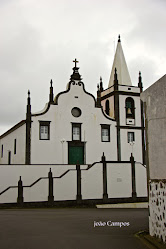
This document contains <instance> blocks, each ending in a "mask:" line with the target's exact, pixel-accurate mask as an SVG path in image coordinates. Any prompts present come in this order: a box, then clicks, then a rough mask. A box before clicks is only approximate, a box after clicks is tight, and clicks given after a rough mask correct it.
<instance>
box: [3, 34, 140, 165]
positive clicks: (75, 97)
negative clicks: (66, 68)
mask: <svg viewBox="0 0 166 249" xmlns="http://www.w3.org/2000/svg"><path fill="white" fill-rule="evenodd" d="M74 63H75V65H74V67H73V73H72V75H71V77H70V81H69V83H68V84H67V90H66V91H64V92H60V93H59V94H57V95H56V96H55V97H54V93H53V86H52V80H51V82H50V95H49V102H48V103H47V104H46V106H45V108H44V109H43V110H42V111H40V112H38V113H31V99H30V92H28V99H27V112H26V119H25V120H22V121H21V122H19V123H18V124H16V125H15V126H14V127H12V128H11V129H10V130H8V131H7V132H5V133H4V134H2V135H1V136H0V148H1V155H0V164H26V165H29V164H69V165H72V164H81V165H83V164H92V163H94V162H96V161H100V160H101V156H102V154H103V152H104V154H105V156H106V159H107V160H110V161H129V160H130V156H131V153H132V154H133V156H134V159H135V161H136V162H140V163H142V164H145V146H144V120H143V104H142V101H141V99H140V93H141V92H142V89H143V86H142V79H141V73H139V80H138V86H133V85H132V83H131V79H130V75H129V72H128V68H127V64H126V61H125V57H124V54H123V50H122V45H121V40H120V36H119V40H118V43H117V48H116V53H115V57H114V62H113V66H112V71H111V76H110V81H109V84H108V88H107V89H103V83H102V79H100V84H99V85H98V90H97V98H95V97H94V96H93V95H92V94H91V93H88V92H86V90H85V88H86V84H85V85H84V83H83V82H82V80H81V76H80V74H79V68H78V66H77V63H78V62H77V60H76V59H75V61H74Z"/></svg>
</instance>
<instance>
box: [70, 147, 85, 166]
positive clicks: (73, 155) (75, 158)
mask: <svg viewBox="0 0 166 249" xmlns="http://www.w3.org/2000/svg"><path fill="white" fill-rule="evenodd" d="M77 163H78V164H84V147H83V146H69V164H77Z"/></svg>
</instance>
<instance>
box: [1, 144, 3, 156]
mask: <svg viewBox="0 0 166 249" xmlns="http://www.w3.org/2000/svg"><path fill="white" fill-rule="evenodd" d="M1 157H3V144H2V146H1Z"/></svg>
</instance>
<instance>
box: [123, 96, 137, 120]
mask: <svg viewBox="0 0 166 249" xmlns="http://www.w3.org/2000/svg"><path fill="white" fill-rule="evenodd" d="M125 107H126V118H135V106H134V99H133V98H131V97H128V98H126V106H125Z"/></svg>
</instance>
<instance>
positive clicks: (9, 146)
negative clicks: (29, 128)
mask: <svg viewBox="0 0 166 249" xmlns="http://www.w3.org/2000/svg"><path fill="white" fill-rule="evenodd" d="M25 134H26V125H25V124H24V125H22V126H20V127H19V128H17V129H16V130H14V131H13V132H11V133H9V134H8V135H6V136H5V137H3V138H1V140H0V146H1V150H2V145H3V157H2V155H0V164H8V154H9V151H11V164H21V163H23V164H24V163H25V143H26V142H25V137H26V136H25ZM15 139H16V154H14V140H15ZM1 154H2V151H1Z"/></svg>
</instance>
